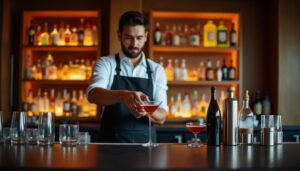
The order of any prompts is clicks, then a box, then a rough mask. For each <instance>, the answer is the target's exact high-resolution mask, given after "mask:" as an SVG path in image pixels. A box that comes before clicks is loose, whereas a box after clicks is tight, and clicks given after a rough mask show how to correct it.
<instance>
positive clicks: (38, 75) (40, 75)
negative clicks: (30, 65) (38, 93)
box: [34, 59, 43, 80]
mask: <svg viewBox="0 0 300 171" xmlns="http://www.w3.org/2000/svg"><path fill="white" fill-rule="evenodd" d="M34 78H35V79H36V80H41V79H42V78H43V69H42V63H41V60H40V59H38V60H37V63H36V71H35V76H34Z"/></svg>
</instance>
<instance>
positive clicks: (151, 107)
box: [142, 104, 158, 115]
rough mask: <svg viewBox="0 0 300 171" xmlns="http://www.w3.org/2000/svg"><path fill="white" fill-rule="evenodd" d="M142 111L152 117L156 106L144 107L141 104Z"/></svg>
mask: <svg viewBox="0 0 300 171" xmlns="http://www.w3.org/2000/svg"><path fill="white" fill-rule="evenodd" d="M142 107H143V109H144V110H145V111H146V112H147V114H148V115H152V114H153V113H154V112H155V110H156V109H157V108H158V105H144V104H142Z"/></svg>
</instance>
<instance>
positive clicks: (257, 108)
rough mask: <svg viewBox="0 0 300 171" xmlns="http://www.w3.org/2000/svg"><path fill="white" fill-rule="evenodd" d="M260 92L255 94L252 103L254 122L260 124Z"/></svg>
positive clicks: (261, 108)
mask: <svg viewBox="0 0 300 171" xmlns="http://www.w3.org/2000/svg"><path fill="white" fill-rule="evenodd" d="M260 97H261V96H260V92H258V91H257V92H255V100H254V103H253V108H252V109H253V112H254V116H255V118H256V119H255V120H258V122H259V123H260V118H261V115H262V112H263V105H262V101H261V98H260Z"/></svg>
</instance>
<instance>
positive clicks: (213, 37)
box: [208, 32, 215, 41]
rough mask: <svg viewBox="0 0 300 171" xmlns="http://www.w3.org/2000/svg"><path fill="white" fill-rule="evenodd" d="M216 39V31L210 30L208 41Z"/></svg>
mask: <svg viewBox="0 0 300 171" xmlns="http://www.w3.org/2000/svg"><path fill="white" fill-rule="evenodd" d="M214 39H215V33H214V32H208V41H214Z"/></svg>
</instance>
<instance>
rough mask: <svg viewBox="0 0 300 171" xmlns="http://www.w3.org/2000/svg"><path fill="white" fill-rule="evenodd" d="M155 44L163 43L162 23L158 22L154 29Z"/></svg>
mask: <svg viewBox="0 0 300 171" xmlns="http://www.w3.org/2000/svg"><path fill="white" fill-rule="evenodd" d="M154 44H155V45H160V44H161V30H160V23H159V22H156V24H155V29H154Z"/></svg>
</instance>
